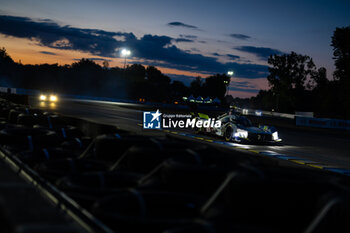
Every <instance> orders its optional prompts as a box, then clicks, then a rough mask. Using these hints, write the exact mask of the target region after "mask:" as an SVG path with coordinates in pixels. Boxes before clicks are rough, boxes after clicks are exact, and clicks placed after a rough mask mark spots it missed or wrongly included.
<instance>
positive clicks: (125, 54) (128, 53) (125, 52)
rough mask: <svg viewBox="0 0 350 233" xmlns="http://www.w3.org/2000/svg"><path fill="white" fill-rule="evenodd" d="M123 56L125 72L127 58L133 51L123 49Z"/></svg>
mask: <svg viewBox="0 0 350 233" xmlns="http://www.w3.org/2000/svg"><path fill="white" fill-rule="evenodd" d="M120 54H121V56H122V57H124V70H125V66H126V57H128V56H130V54H131V51H130V50H128V49H122V51H121V52H120Z"/></svg>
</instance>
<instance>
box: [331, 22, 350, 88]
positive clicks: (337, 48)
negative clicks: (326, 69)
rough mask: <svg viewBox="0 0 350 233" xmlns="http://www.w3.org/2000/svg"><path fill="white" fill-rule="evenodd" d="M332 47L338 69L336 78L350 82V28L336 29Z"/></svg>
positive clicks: (335, 74)
mask: <svg viewBox="0 0 350 233" xmlns="http://www.w3.org/2000/svg"><path fill="white" fill-rule="evenodd" d="M331 45H332V46H333V56H334V57H333V58H334V59H335V67H336V70H335V72H334V78H335V79H336V80H339V81H343V82H350V27H343V28H336V30H335V31H334V34H333V36H332V44H331Z"/></svg>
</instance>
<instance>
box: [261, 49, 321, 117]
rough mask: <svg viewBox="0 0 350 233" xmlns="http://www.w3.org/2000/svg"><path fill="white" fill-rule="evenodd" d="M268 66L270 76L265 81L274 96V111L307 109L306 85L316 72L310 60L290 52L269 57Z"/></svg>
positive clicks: (307, 57)
mask: <svg viewBox="0 0 350 233" xmlns="http://www.w3.org/2000/svg"><path fill="white" fill-rule="evenodd" d="M268 64H269V65H270V67H269V72H270V74H269V75H268V77H267V80H268V82H269V85H270V86H271V91H272V95H273V96H274V101H275V106H276V107H275V110H277V111H283V112H293V111H295V110H303V108H305V107H307V105H308V103H307V102H308V100H309V98H308V95H307V93H306V90H307V87H308V85H307V84H308V83H309V81H310V80H311V79H312V77H314V76H315V73H316V72H317V70H316V66H315V64H314V62H313V61H312V58H310V57H309V56H306V55H300V54H297V53H295V52H291V53H290V54H283V55H273V56H270V57H269V59H268ZM298 108H299V109H298Z"/></svg>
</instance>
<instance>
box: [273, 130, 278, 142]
mask: <svg viewBox="0 0 350 233" xmlns="http://www.w3.org/2000/svg"><path fill="white" fill-rule="evenodd" d="M272 139H273V140H275V141H278V140H279V138H278V133H277V131H276V132H274V133H273V134H272Z"/></svg>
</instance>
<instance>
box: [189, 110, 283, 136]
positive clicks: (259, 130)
mask: <svg viewBox="0 0 350 233" xmlns="http://www.w3.org/2000/svg"><path fill="white" fill-rule="evenodd" d="M196 119H197V121H203V125H204V121H208V120H210V119H209V117H208V116H207V115H206V114H202V113H199V114H198V116H197V117H196ZM216 121H220V122H221V126H220V127H201V128H199V129H197V130H198V131H199V132H204V133H209V134H212V135H216V136H219V137H223V138H224V139H225V140H226V141H233V142H242V143H255V142H259V143H263V142H265V143H268V142H281V141H282V139H280V138H279V136H278V132H277V130H276V128H275V127H272V126H267V125H259V126H258V127H254V126H253V124H252V122H251V121H250V120H249V119H248V118H246V117H244V116H241V115H239V114H236V113H230V114H223V115H221V116H218V117H217V118H216Z"/></svg>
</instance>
